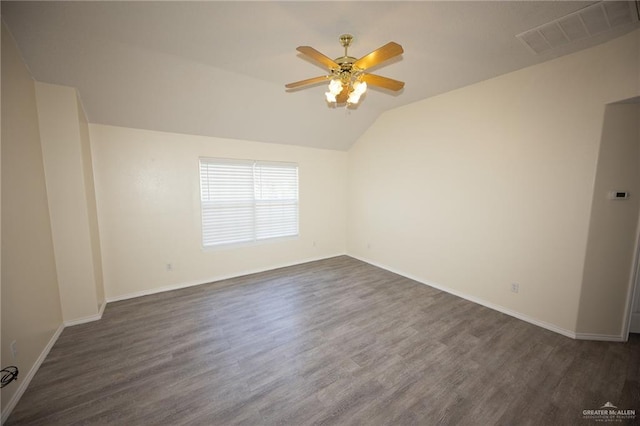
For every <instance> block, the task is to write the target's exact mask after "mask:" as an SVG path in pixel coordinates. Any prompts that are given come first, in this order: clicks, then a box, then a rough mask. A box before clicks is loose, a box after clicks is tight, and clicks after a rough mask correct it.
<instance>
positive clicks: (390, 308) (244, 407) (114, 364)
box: [7, 256, 640, 425]
mask: <svg viewBox="0 0 640 426" xmlns="http://www.w3.org/2000/svg"><path fill="white" fill-rule="evenodd" d="M607 401H610V402H612V403H613V404H614V405H616V406H617V407H618V408H621V409H635V410H636V412H637V413H638V415H639V416H638V418H637V420H638V419H640V338H639V337H638V336H637V335H632V338H631V339H630V341H629V342H628V343H604V342H586V341H575V340H572V339H569V338H566V337H564V336H560V335H557V334H555V333H552V332H550V331H547V330H544V329H541V328H538V327H536V326H533V325H530V324H528V323H525V322H523V321H520V320H517V319H514V318H512V317H509V316H507V315H504V314H501V313H498V312H495V311H492V310H490V309H488V308H484V307H482V306H479V305H476V304H474V303H471V302H468V301H465V300H463V299H460V298H458V297H455V296H452V295H449V294H447V293H443V292H441V291H439V290H436V289H433V288H431V287H428V286H426V285H423V284H419V283H416V282H414V281H411V280H409V279H406V278H403V277H401V276H398V275H395V274H393V273H390V272H388V271H385V270H382V269H379V268H376V267H374V266H371V265H368V264H366V263H363V262H360V261H358V260H355V259H352V258H349V257H346V256H341V257H336V258H332V259H327V260H322V261H318V262H312V263H307V264H304V265H298V266H293V267H289V268H283V269H279V270H275V271H270V272H265V273H260V274H254V275H250V276H246V277H241V278H236V279H230V280H225V281H221V282H217V283H212V284H207V285H202V286H197V287H191V288H187V289H183V290H177V291H172V292H167V293H161V294H156V295H151V296H146V297H140V298H137V299H131V300H126V301H121V302H115V303H110V304H108V305H107V308H106V310H105V312H104V316H103V319H102V320H101V321H97V322H93V323H89V324H84V325H78V326H75V327H69V328H66V329H65V330H64V331H63V333H62V334H61V336H60V338H59V340H58V341H57V343H56V344H55V345H54V347H53V348H52V350H51V352H50V353H49V356H48V357H47V359H46V360H45V362H44V363H43V365H42V366H41V368H40V370H39V371H38V373H37V374H36V376H35V377H34V379H33V381H32V382H31V385H30V386H29V388H28V389H27V391H26V392H25V394H24V396H23V397H22V399H21V401H20V402H19V404H18V405H17V407H16V408H15V410H14V411H13V413H12V415H11V416H10V418H9V420H8V421H7V424H8V425H75V424H82V425H236V424H244V425H281V424H285V425H308V424H309V425H310V424H314V425H315V424H317V425H322V424H326V425H439V424H442V425H494V424H500V425H573V424H577V425H580V424H587V423H589V421H587V420H584V419H583V415H582V412H583V410H586V409H597V408H600V407H601V406H602V405H604V404H605V403H606V402H607ZM627 423H631V422H630V421H629V422H627Z"/></svg>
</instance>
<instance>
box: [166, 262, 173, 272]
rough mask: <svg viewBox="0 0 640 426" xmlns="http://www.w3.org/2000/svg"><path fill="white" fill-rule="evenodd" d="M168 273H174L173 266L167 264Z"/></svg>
mask: <svg viewBox="0 0 640 426" xmlns="http://www.w3.org/2000/svg"><path fill="white" fill-rule="evenodd" d="M167 271H173V265H172V264H171V263H167Z"/></svg>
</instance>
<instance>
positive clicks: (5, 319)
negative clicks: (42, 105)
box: [1, 24, 62, 420]
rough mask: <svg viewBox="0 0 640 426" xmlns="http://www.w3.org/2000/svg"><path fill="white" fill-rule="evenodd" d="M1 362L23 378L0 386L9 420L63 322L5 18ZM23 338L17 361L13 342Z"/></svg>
mask: <svg viewBox="0 0 640 426" xmlns="http://www.w3.org/2000/svg"><path fill="white" fill-rule="evenodd" d="M1 293H2V366H3V367H5V366H7V365H16V366H18V368H19V369H20V380H18V381H17V382H13V383H11V384H10V385H8V386H6V387H5V388H3V389H2V391H1V395H2V412H3V415H2V417H3V420H4V418H5V417H6V413H8V410H7V407H8V405H9V404H12V403H15V401H16V399H15V398H14V396H15V395H16V392H17V391H18V389H19V386H20V385H21V383H22V382H24V381H25V380H26V379H27V377H28V376H29V373H31V374H33V372H34V371H32V368H33V366H34V365H35V364H36V361H37V359H38V357H39V356H40V355H41V354H42V353H43V351H44V350H45V348H46V347H47V345H48V344H49V343H50V341H51V339H52V337H53V336H54V335H55V333H56V332H57V331H58V330H59V327H60V326H61V324H62V313H61V309H60V296H59V294H58V285H57V279H56V267H55V260H54V254H53V242H52V238H51V225H50V223H49V208H48V205H47V193H46V187H45V176H44V169H43V163H42V151H41V146H40V135H39V131H38V115H37V111H36V95H35V89H34V82H33V80H32V79H31V76H30V74H29V71H28V70H27V68H26V67H25V65H24V64H23V62H22V60H21V59H20V54H19V52H18V50H17V49H16V46H15V43H14V41H13V39H12V38H11V35H10V34H9V32H8V31H7V30H6V28H5V26H4V24H2V290H1ZM14 340H15V341H16V342H17V346H18V354H17V358H16V359H13V358H12V356H11V351H10V348H9V345H10V344H11V342H12V341H14Z"/></svg>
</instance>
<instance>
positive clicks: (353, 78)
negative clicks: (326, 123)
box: [285, 34, 404, 105]
mask: <svg viewBox="0 0 640 426" xmlns="http://www.w3.org/2000/svg"><path fill="white" fill-rule="evenodd" d="M352 41H353V36H352V35H351V34H343V35H341V36H340V44H341V45H342V46H343V47H344V56H341V57H339V58H336V59H331V58H329V57H328V56H326V55H323V54H322V53H320V52H318V51H317V50H316V49H314V48H313V47H311V46H299V47H298V48H297V49H296V50H298V52H300V53H302V54H304V55H306V56H308V57H310V58H311V59H313V60H315V61H316V62H318V63H320V64H322V65H324V66H325V67H327V68H328V69H329V75H324V76H320V77H313V78H308V79H306V80H301V81H296V82H295V83H289V84H286V85H285V87H286V88H287V89H297V88H299V87H302V86H307V85H310V84H315V83H320V82H323V81H327V80H330V82H329V91H328V92H326V93H325V97H326V99H327V102H329V103H330V104H344V103H346V104H347V105H355V104H357V103H358V102H359V101H360V96H362V95H363V94H364V92H365V91H366V90H367V84H370V85H372V86H378V87H382V88H384V89H388V90H393V91H398V90H400V89H402V88H403V87H404V82H403V81H398V80H394V79H391V78H387V77H382V76H379V75H375V74H369V73H366V72H365V71H366V70H367V69H369V68H371V67H373V66H375V65H378V64H380V63H382V62H384V61H387V60H389V59H391V58H394V57H396V56H398V55H401V54H402V53H403V52H404V50H403V49H402V46H400V45H399V44H398V43H395V42H393V41H392V42H389V43H387V44H385V45H384V46H382V47H380V48H378V49H376V50H374V51H373V52H371V53H369V54H368V55H365V56H363V57H362V58H360V59H356V58H354V57H351V56H349V55H348V54H347V49H348V48H349V46H350V45H351V42H352Z"/></svg>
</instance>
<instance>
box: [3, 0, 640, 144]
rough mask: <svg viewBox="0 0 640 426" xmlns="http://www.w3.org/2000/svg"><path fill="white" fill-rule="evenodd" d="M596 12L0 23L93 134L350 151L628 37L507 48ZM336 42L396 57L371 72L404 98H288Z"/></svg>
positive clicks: (270, 10)
mask: <svg viewBox="0 0 640 426" xmlns="http://www.w3.org/2000/svg"><path fill="white" fill-rule="evenodd" d="M593 3H594V2H589V1H587V2H585V1H567V2H539V1H513V2H507V1H502V2H484V1H472V2H417V1H410V2H397V1H376V2H363V1H351V2H338V1H330V2H306V1H303V2H290V1H284V2H271V1H259V2H219V1H213V2H169V1H161V2H149V1H141V2H118V1H113V2H111V1H109V2H55V1H47V2H6V1H3V2H2V18H3V20H4V21H5V23H6V24H7V26H8V27H9V30H10V32H11V33H12V35H13V36H14V38H15V40H16V42H17V45H18V48H19V49H20V51H21V52H22V55H23V57H24V60H25V62H26V63H27V66H28V67H29V69H30V71H31V73H32V74H33V77H34V78H35V79H36V80H38V81H42V82H48V83H54V84H61V85H66V86H72V87H76V88H77V89H78V91H79V94H80V97H81V99H82V102H83V105H84V107H85V109H86V113H87V116H88V119H89V121H90V122H92V123H101V124H111V125H117V126H125V127H134V128H142V129H151V130H159V131H169V132H179V133H188V134H198V135H208V136H217V137H224V138H234V139H247V140H254V141H262V142H275V143H285V144H295V145H303V146H311V147H318V148H328V149H340V150H346V149H348V148H349V147H350V146H351V145H352V144H353V143H354V142H355V141H356V140H357V139H358V137H359V136H360V135H361V134H362V133H363V132H364V131H365V130H366V129H367V128H368V127H369V126H370V125H371V124H372V123H373V122H374V121H375V120H376V118H377V117H378V116H379V115H380V114H381V113H382V112H384V111H386V110H389V109H392V108H396V107H398V106H401V105H405V104H408V103H411V102H415V101H418V100H420V99H424V98H427V97H430V96H434V95H437V94H440V93H444V92H447V91H450V90H453V89H456V88H460V87H463V86H466V85H469V84H472V83H476V82H479V81H482V80H486V79H488V78H491V77H495V76H498V75H501V74H504V73H507V72H510V71H514V70H517V69H520V68H524V67H527V66H530V65H533V64H537V63H540V62H543V61H547V60H550V59H553V58H555V57H558V56H562V55H565V54H569V53H572V52H575V51H578V50H581V49H584V48H587V47H590V46H593V45H595V44H599V43H602V42H604V41H607V40H609V39H612V38H615V37H618V36H620V35H622V34H625V33H627V32H629V31H631V30H633V29H634V28H637V27H638V22H637V17H635V18H634V20H633V21H631V22H629V23H628V24H625V25H621V26H619V27H617V28H614V29H610V30H607V31H603V32H601V33H600V34H598V35H596V36H593V37H586V38H584V39H581V40H578V41H574V42H570V43H565V44H563V45H561V46H560V47H557V48H554V49H548V50H546V51H545V52H542V53H540V54H534V53H532V52H531V51H530V50H529V49H528V48H527V47H526V46H524V44H523V43H521V42H520V40H518V39H517V38H516V35H517V34H519V33H522V32H524V31H527V30H530V29H532V28H534V27H537V26H540V25H542V24H545V23H547V22H549V21H552V20H554V19H557V18H560V17H562V16H565V15H567V14H569V13H572V12H575V11H578V10H580V9H582V8H585V7H587V6H589V5H591V4H593ZM625 3H627V4H628V2H625ZM629 6H630V7H635V5H634V4H633V3H632V4H629ZM343 33H351V34H353V35H354V36H355V40H354V42H353V44H352V47H351V48H350V50H349V53H350V55H351V56H355V57H360V56H363V55H365V54H367V53H369V52H370V51H372V50H374V49H376V48H378V47H380V46H382V45H383V44H385V43H387V42H389V41H395V42H397V43H400V44H401V45H402V46H403V47H404V50H405V53H404V54H403V55H402V57H400V58H397V59H394V60H391V61H389V62H388V63H385V64H383V65H382V66H379V67H376V68H375V70H373V71H374V72H375V73H376V74H381V75H384V76H387V77H391V78H394V79H398V80H402V81H405V82H406V86H405V88H404V89H403V90H402V91H401V92H399V93H390V92H385V91H383V90H376V89H370V90H369V91H368V93H367V94H366V96H365V97H364V98H363V100H362V102H361V103H360V105H359V106H358V107H357V108H354V109H351V108H349V109H346V108H332V107H330V106H328V104H327V103H326V102H325V100H324V95H323V94H324V92H325V91H326V87H325V85H316V86H312V87H310V88H308V89H305V90H298V91H295V92H287V91H286V90H285V88H284V84H285V83H289V82H293V81H297V80H302V79H305V78H309V77H315V76H319V75H323V74H324V73H325V71H324V70H323V68H322V67H321V66H319V65H318V64H315V63H313V62H311V61H310V60H307V59H306V58H303V57H302V56H300V55H299V54H298V53H297V52H296V47H297V46H299V45H309V46H313V47H314V48H316V49H318V50H319V51H320V52H322V53H324V54H326V55H327V56H329V57H332V58H334V57H338V56H341V55H342V53H343V50H342V47H341V46H340V44H339V42H338V37H339V36H340V34H343Z"/></svg>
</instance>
